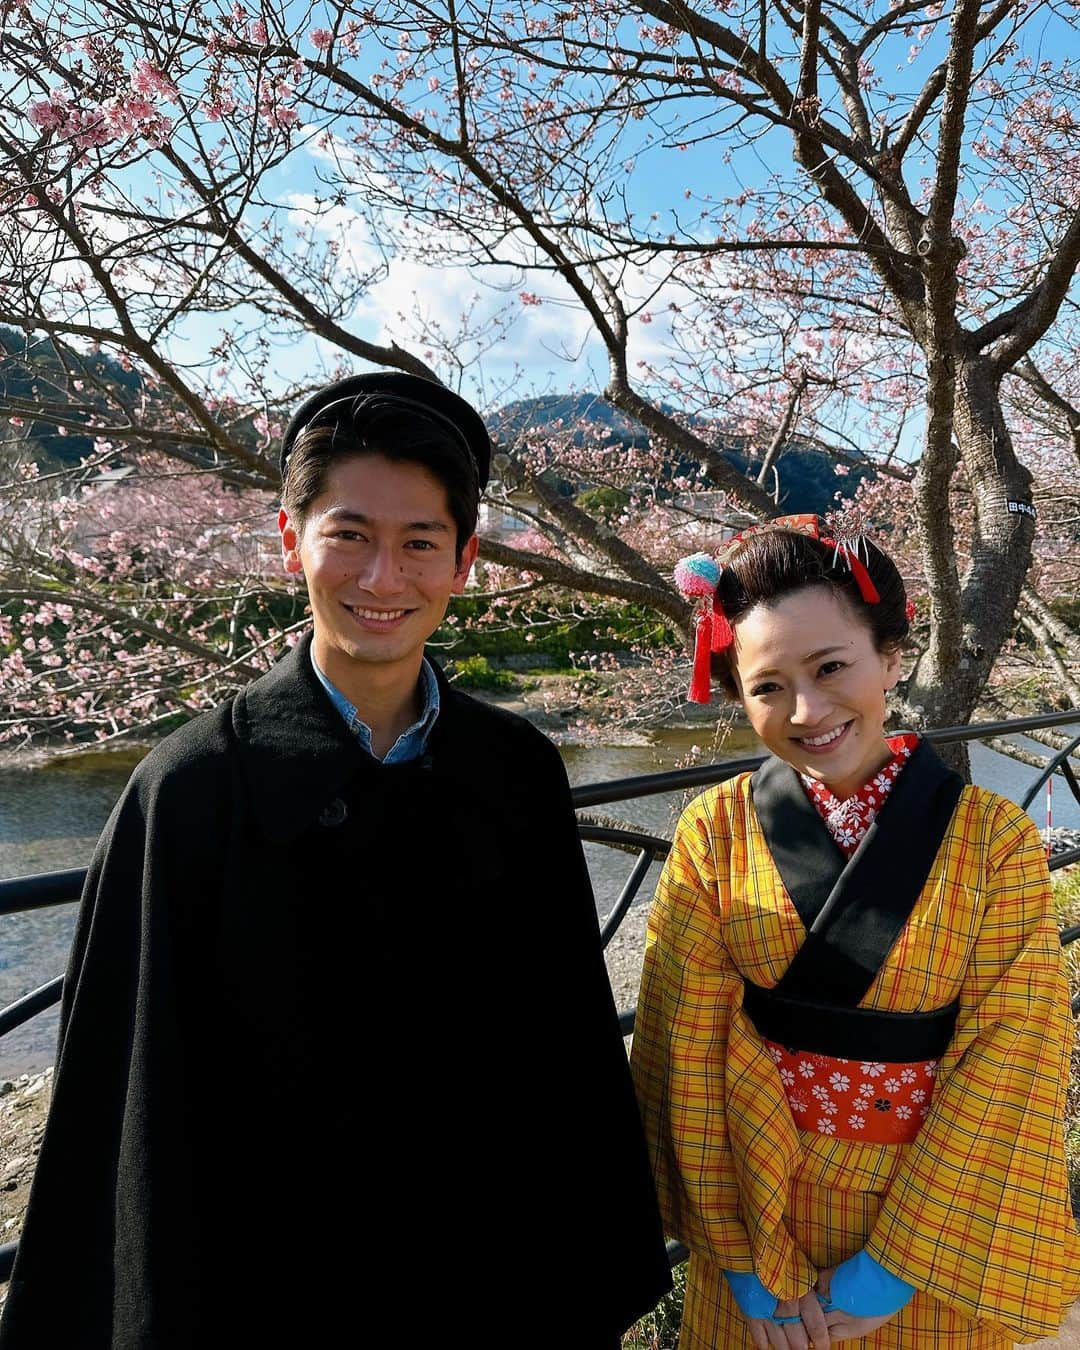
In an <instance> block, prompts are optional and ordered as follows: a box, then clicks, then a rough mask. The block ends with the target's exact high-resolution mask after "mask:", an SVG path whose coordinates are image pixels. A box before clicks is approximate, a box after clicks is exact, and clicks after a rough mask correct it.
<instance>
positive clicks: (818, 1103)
mask: <svg viewBox="0 0 1080 1350" xmlns="http://www.w3.org/2000/svg"><path fill="white" fill-rule="evenodd" d="M765 1048H766V1049H767V1050H768V1052H769V1054H770V1055H772V1057H773V1059H774V1060H775V1061H776V1068H777V1072H778V1073H779V1074H780V1081H781V1083H783V1085H784V1092H785V1094H786V1096H787V1099H788V1105H789V1106H790V1107H791V1115H792V1119H793V1120H794V1121H795V1124H796V1126H797V1127H798V1128H799V1129H800V1130H808V1131H809V1132H810V1133H811V1134H824V1135H828V1136H830V1137H831V1138H834V1139H861V1140H864V1141H865V1142H866V1143H868V1144H909V1143H910V1142H911V1141H912V1139H914V1138H915V1136H916V1135H917V1134H918V1133H919V1129H920V1127H921V1126H922V1123H923V1121H924V1120H925V1119H926V1113H927V1112H928V1111H929V1109H930V1098H931V1097H932V1096H933V1092H934V1079H935V1076H936V1074H937V1067H938V1064H937V1060H935V1059H928V1060H925V1061H923V1062H922V1063H919V1064H880V1063H875V1062H872V1061H868V1060H863V1061H860V1060H857V1059H834V1058H833V1057H832V1056H830V1055H815V1054H813V1053H811V1052H810V1051H807V1050H792V1049H785V1048H784V1047H783V1046H782V1045H777V1044H775V1042H773V1041H766V1042H765Z"/></svg>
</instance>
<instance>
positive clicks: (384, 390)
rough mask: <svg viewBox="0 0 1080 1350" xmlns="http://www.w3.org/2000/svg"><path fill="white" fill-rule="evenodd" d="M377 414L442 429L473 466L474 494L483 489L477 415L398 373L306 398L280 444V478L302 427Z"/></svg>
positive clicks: (338, 383) (457, 399)
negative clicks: (385, 411)
mask: <svg viewBox="0 0 1080 1350" xmlns="http://www.w3.org/2000/svg"><path fill="white" fill-rule="evenodd" d="M379 408H397V409H401V410H402V411H405V412H412V413H415V414H416V415H418V416H421V417H426V418H427V419H428V420H429V421H433V422H436V423H438V424H439V425H440V426H445V427H446V429H447V430H448V431H449V432H450V433H451V434H452V435H454V436H456V438H457V439H458V440H459V441H460V442H461V444H462V446H463V447H464V448H465V449H466V450H467V451H468V452H469V454H470V455H472V457H473V459H474V460H475V461H476V473H477V478H478V479H479V482H480V490H481V491H483V489H484V488H485V487H486V485H487V480H488V473H489V472H490V468H491V438H490V437H489V436H488V433H487V428H486V427H485V426H484V423H483V421H482V419H481V417H480V414H479V413H478V412H477V411H476V410H475V408H473V407H472V406H471V405H470V404H468V403H466V402H465V400H464V399H463V398H462V397H461V396H460V395H459V394H455V393H454V391H453V390H452V389H447V387H446V385H444V384H439V383H437V382H436V381H435V380H428V379H425V378H424V377H423V376H421V375H408V374H406V373H405V371H402V370H371V371H368V372H366V373H365V374H363V375H349V376H347V377H346V378H345V379H344V380H335V382H334V383H333V384H328V385H327V386H326V388H325V389H320V390H318V392H317V393H314V394H312V395H311V396H310V398H306V399H305V400H304V402H303V403H301V405H300V406H299V408H297V410H296V412H295V413H293V415H292V420H291V421H290V422H289V425H288V426H287V427H286V428H285V435H284V436H283V437H282V438H281V458H280V464H281V476H282V478H283V479H284V477H285V465H286V463H287V461H288V458H289V455H290V454H291V453H292V448H293V446H294V445H295V444H296V438H297V436H298V435H299V434H300V432H301V431H303V429H304V427H306V426H308V425H309V424H310V423H312V422H314V421H315V420H316V419H318V421H319V423H320V424H321V425H327V424H328V423H332V422H333V420H334V417H335V415H336V416H337V417H340V418H341V419H342V420H343V421H352V420H353V419H354V418H356V417H357V416H358V414H362V413H366V412H375V411H376V410H377V409H379Z"/></svg>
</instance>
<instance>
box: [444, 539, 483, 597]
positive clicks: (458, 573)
mask: <svg viewBox="0 0 1080 1350" xmlns="http://www.w3.org/2000/svg"><path fill="white" fill-rule="evenodd" d="M479 548H480V540H479V539H478V538H477V537H476V535H475V534H474V535H473V536H472V537H471V538H470V539H469V541H468V543H467V544H466V545H465V547H464V548H463V549H462V550H461V558H460V559H459V561H458V565H457V567H455V568H454V584H453V586H451V588H450V593H451V595H460V594H461V593H462V591H463V590H464V589H465V583H466V582H467V581H468V579H469V573H470V572H471V571H472V565H473V563H474V562H475V561H476V554H477V550H478V549H479Z"/></svg>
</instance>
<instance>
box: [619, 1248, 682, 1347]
mask: <svg viewBox="0 0 1080 1350" xmlns="http://www.w3.org/2000/svg"><path fill="white" fill-rule="evenodd" d="M671 1276H672V1279H673V1281H674V1288H673V1289H672V1291H671V1293H670V1294H667V1295H665V1296H664V1298H662V1299H661V1300H660V1302H659V1303H658V1304H657V1305H656V1307H655V1308H654V1309H653V1310H652V1312H651V1313H646V1314H645V1316H644V1317H643V1318H642V1319H641V1321H640V1322H636V1323H635V1324H634V1325H633V1326H632V1327H631V1328H630V1330H629V1331H628V1332H627V1333H626V1335H625V1336H624V1337H623V1339H622V1350H675V1344H676V1342H677V1341H678V1339H679V1325H680V1323H681V1322H682V1310H683V1298H684V1296H685V1294H686V1262H685V1261H684V1262H683V1263H682V1265H679V1266H676V1267H675V1269H674V1270H673V1271H672V1272H671Z"/></svg>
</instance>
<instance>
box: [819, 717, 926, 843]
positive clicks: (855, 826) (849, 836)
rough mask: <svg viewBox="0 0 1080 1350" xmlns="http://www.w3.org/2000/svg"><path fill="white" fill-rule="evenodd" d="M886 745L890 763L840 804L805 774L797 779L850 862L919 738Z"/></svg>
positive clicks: (890, 741) (910, 736)
mask: <svg viewBox="0 0 1080 1350" xmlns="http://www.w3.org/2000/svg"><path fill="white" fill-rule="evenodd" d="M886 744H887V745H888V747H889V749H890V750H891V751H892V758H891V759H890V760H889V762H888V763H887V764H885V765H884V766H883V767H882V768H880V769H879V770H878V771H877V773H876V774H874V776H873V777H872V778H870V779H869V780H868V781H867V782H865V783H864V784H863V785H862V787H861V788H859V789H858V791H857V792H853V793H852V794H851V796H850V797H845V798H844V799H843V800H842V801H841V799H840V798H839V797H836V796H834V794H833V793H832V792H830V791H829V789H828V788H827V787H826V786H825V784H824V783H819V782H818V780H817V779H816V778H808V777H807V776H806V775H805V774H800V775H799V777H800V779H801V780H802V784H803V787H804V788H805V789H806V795H807V796H808V797H809V798H810V800H811V801H812V802H813V803H814V805H815V806H816V807H817V810H818V814H819V815H820V816H821V818H822V820H823V821H824V822H825V825H826V827H827V829H828V831H829V833H830V834H831V835H832V837H833V839H834V840H835V841H836V844H837V846H838V847H839V848H840V849H841V851H842V852H843V853H845V854H846V855H847V856H848V857H849V858H850V857H851V855H852V854H853V853H854V852H855V850H856V849H857V848H858V847H859V843H860V841H861V840H862V837H863V835H864V834H865V833H866V831H867V830H868V829H869V828H870V826H871V824H872V822H873V820H874V817H875V816H876V815H877V813H878V812H879V811H880V810H881V807H882V805H883V804H884V802H885V799H886V797H888V795H889V793H890V791H891V790H892V785H893V784H894V783H895V782H896V780H897V778H899V776H900V772H901V770H902V769H903V767H904V765H905V764H906V763H907V762H908V760H909V759H910V758H911V754H912V751H913V750H914V749H915V747H916V746H917V745H918V744H919V738H918V736H916V735H914V734H912V733H909V734H907V735H905V736H889V737H888V738H887V740H886Z"/></svg>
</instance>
